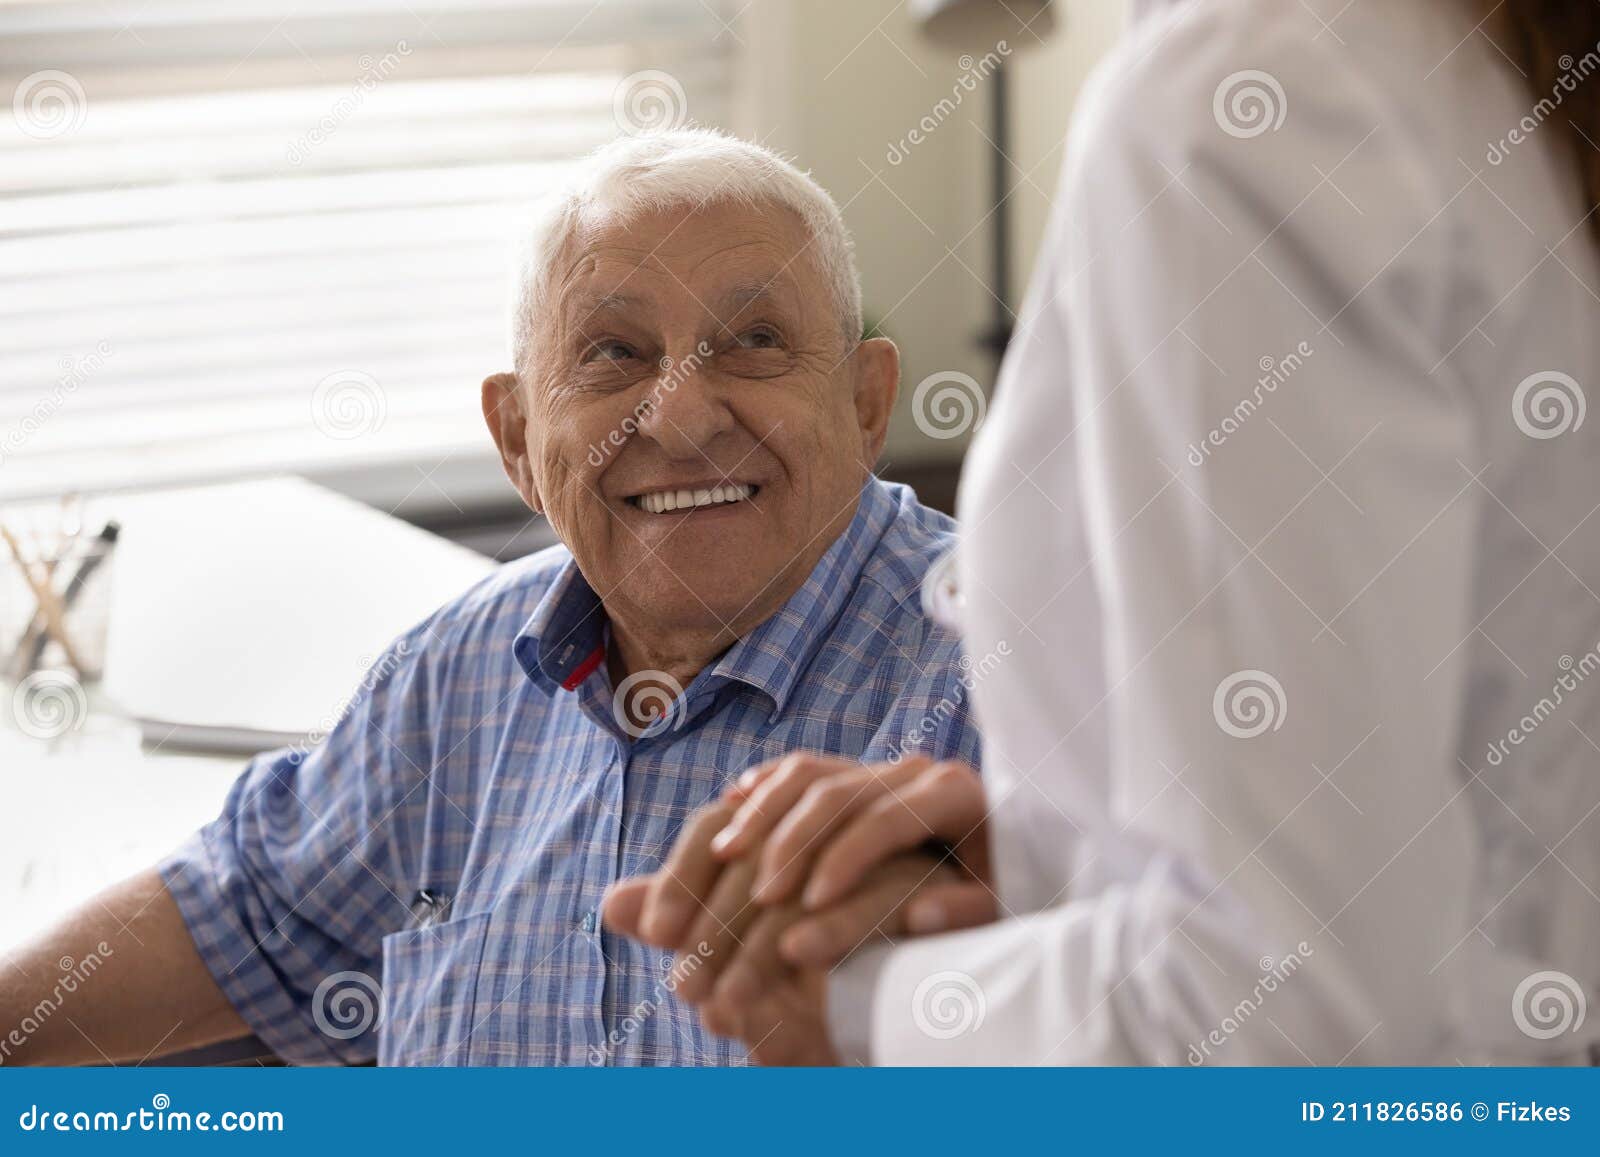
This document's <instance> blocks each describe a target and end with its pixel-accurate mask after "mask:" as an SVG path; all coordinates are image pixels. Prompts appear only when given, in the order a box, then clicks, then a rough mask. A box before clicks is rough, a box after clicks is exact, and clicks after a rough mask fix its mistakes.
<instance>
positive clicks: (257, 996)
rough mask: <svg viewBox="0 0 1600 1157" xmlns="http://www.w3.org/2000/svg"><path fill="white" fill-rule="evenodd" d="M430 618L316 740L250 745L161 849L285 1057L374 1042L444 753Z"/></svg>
mask: <svg viewBox="0 0 1600 1157" xmlns="http://www.w3.org/2000/svg"><path fill="white" fill-rule="evenodd" d="M425 630H426V628H425V627H423V628H418V629H417V630H416V631H414V632H412V633H410V634H408V635H407V636H404V637H402V638H401V639H399V640H397V641H396V642H395V643H394V644H393V645H392V646H391V647H390V648H389V649H388V650H387V651H386V652H385V653H384V654H383V655H382V656H381V657H380V658H379V659H378V660H377V661H376V662H375V663H374V664H373V665H372V667H371V669H370V670H369V671H368V672H367V674H366V676H365V678H364V679H363V680H362V682H361V684H360V686H359V687H358V688H357V690H356V692H355V694H354V695H353V696H352V698H351V700H350V701H349V702H348V703H347V704H346V706H345V708H344V710H343V713H342V717H340V718H339V719H338V722H337V723H336V724H335V725H334V726H333V727H332V730H331V731H330V733H329V734H328V735H327V737H326V738H325V739H323V740H322V741H321V742H320V743H317V742H316V740H317V738H318V737H316V736H310V737H308V744H307V745H306V746H305V747H293V748H285V749H282V750H279V751H274V752H269V753H267V754H264V755H261V756H258V757H257V758H255V759H254V760H252V761H251V762H250V763H249V765H248V766H247V767H246V768H245V770H244V772H243V774H241V775H240V777H239V779H238V781H237V782H236V783H235V784H234V786H233V788H232V790H231V791H230V792H229V794H228V797H227V800H226V802H225V803H224V804H223V808H222V813H221V814H220V815H219V816H218V817H217V818H216V819H215V820H213V821H212V822H211V823H209V824H207V825H206V826H205V827H204V828H202V829H201V830H200V831H198V832H197V833H195V835H194V836H192V837H191V838H190V839H189V840H188V842H186V843H185V844H184V845H183V846H182V847H180V848H179V849H178V850H177V851H175V852H174V853H173V854H172V855H171V856H169V857H168V858H167V859H166V860H165V861H164V862H163V863H162V864H161V874H162V877H163V878H164V880H165V881H166V884H167V887H168V889H169V890H170V892H171V894H172V896H173V899H174V900H175V901H176V902H177V905H178V909H179V911H180V912H181V913H182V914H183V918H184V921H185V923H186V924H187V925H188V928H189V933H190V935H191V936H192V937H193V939H194V943H195V947H196V948H197V949H198V951H199V953H200V956H201V958H202V959H203V960H204V961H205V963H206V965H207V967H208V968H209V969H210V970H211V974H212V976H213V977H214V978H215V979H216V981H217V984H218V985H219V986H220V987H221V988H222V991H223V992H224V993H225V994H226V995H227V997H228V999H229V1000H230V1001H231V1002H232V1003H233V1005H234V1007H235V1008H236V1009H237V1010H238V1012H239V1014H240V1016H241V1017H243V1018H244V1020H245V1022H246V1023H247V1024H249V1025H250V1027H251V1029H252V1030H254V1032H255V1033H256V1035H257V1036H259V1037H260V1038H261V1040H262V1041H263V1042H265V1043H266V1044H267V1045H268V1046H269V1047H270V1048H271V1049H272V1050H273V1052H274V1053H276V1054H277V1055H278V1056H279V1057H281V1058H282V1059H283V1060H286V1061H290V1062H293V1063H297V1064H359V1063H366V1062H370V1061H372V1060H374V1059H375V1058H376V1053H377V1039H376V1038H377V1033H376V1032H375V1031H370V1029H372V1028H374V1027H375V1025H376V1018H377V1017H378V1016H379V1015H380V1014H381V990H380V987H379V981H380V972H381V970H380V961H381V941H382V938H383V936H384V935H386V934H388V933H390V932H394V931H398V930H400V929H401V928H403V927H405V923H406V921H407V919H408V917H409V901H408V897H409V896H410V895H411V894H412V893H413V892H414V891H415V883H414V881H415V878H416V877H415V875H414V874H413V873H414V871H415V867H416V865H415V859H416V852H415V849H418V848H420V846H421V827H422V822H423V815H424V808H425V805H426V802H427V800H426V795H427V791H428V789H427V786H426V783H427V768H428V767H429V766H430V764H431V760H432V754H431V752H430V742H431V729H430V727H429V703H430V701H431V695H430V688H429V677H428V671H427V665H426V662H425V661H424V655H423V653H422V651H421V644H420V643H419V642H418V640H419V639H420V638H422V637H423V636H424V632H425ZM313 744H314V746H313ZM408 880H409V881H412V883H411V884H410V886H409V888H408V886H407V883H406V882H407V881H408ZM369 1010H370V1011H369ZM357 1029H361V1030H362V1031H355V1030H357Z"/></svg>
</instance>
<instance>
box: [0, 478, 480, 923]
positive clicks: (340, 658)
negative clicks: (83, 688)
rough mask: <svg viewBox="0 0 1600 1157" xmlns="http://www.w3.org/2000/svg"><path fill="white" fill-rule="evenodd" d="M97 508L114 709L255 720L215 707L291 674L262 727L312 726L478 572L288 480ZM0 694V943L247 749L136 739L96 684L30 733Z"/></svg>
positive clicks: (185, 818)
mask: <svg viewBox="0 0 1600 1157" xmlns="http://www.w3.org/2000/svg"><path fill="white" fill-rule="evenodd" d="M95 505H96V506H97V507H98V510H99V517H116V518H118V519H120V520H121V521H122V522H123V527H124V532H123V537H122V539H121V540H120V541H119V545H118V556H117V558H116V559H115V566H116V568H117V569H116V570H115V571H114V573H113V579H112V582H113V597H112V625H111V631H112V644H111V646H110V647H108V658H107V674H106V685H107V687H113V686H114V685H115V684H116V683H118V682H119V681H120V683H121V685H122V687H123V688H124V692H123V694H124V695H125V696H126V697H127V698H125V699H124V702H123V706H124V707H127V706H128V705H129V700H132V701H134V702H139V701H151V700H156V701H160V700H167V701H169V702H168V703H166V704H164V705H165V706H170V707H171V708H172V710H173V711H174V712H177V713H184V712H189V711H193V712H196V713H197V714H198V715H200V716H202V717H203V718H201V719H196V720H194V721H195V722H205V723H216V722H220V723H229V724H232V723H240V722H253V721H252V720H240V719H235V718H232V717H230V716H229V715H228V712H229V711H230V710H232V708H231V707H230V700H229V694H231V695H233V696H234V697H235V698H238V699H242V700H243V701H244V703H245V704H246V706H251V705H254V704H257V703H260V702H262V701H265V700H266V699H268V698H270V697H271V696H272V691H273V689H274V688H275V687H282V686H287V685H291V684H292V685H293V687H294V688H295V689H297V690H299V691H301V692H303V693H304V692H306V690H307V688H310V689H311V690H310V693H309V696H307V695H305V694H302V700H304V703H303V704H302V705H300V706H296V705H295V704H293V703H291V704H290V707H289V708H287V709H286V712H287V713H286V716H285V718H283V719H282V720H276V719H274V720H269V721H268V722H271V723H274V724H280V723H281V726H282V729H283V730H285V731H289V732H293V733H294V734H299V735H303V734H306V733H307V732H310V731H314V730H318V728H317V724H318V723H319V720H320V717H321V716H322V715H323V714H324V713H329V712H331V709H332V708H333V707H335V706H337V705H338V704H340V703H342V701H343V698H344V697H345V696H347V695H348V694H349V693H351V692H352V691H353V690H355V688H356V685H357V683H358V681H359V680H360V678H361V676H362V674H363V672H364V671H365V669H366V667H367V665H368V664H369V663H370V662H371V661H372V660H373V659H374V658H375V657H376V655H377V654H378V653H379V652H380V651H381V649H382V648H383V647H384V646H386V645H387V644H388V642H389V641H390V640H391V639H392V638H394V637H395V636H396V635H398V634H400V633H401V632H403V631H405V630H406V629H408V628H409V627H411V626H412V625H414V624H415V623H416V622H417V621H419V620H420V619H421V618H422V617H424V616H425V615H426V614H427V613H428V612H429V611H431V610H432V609H433V608H434V607H436V606H438V605H439V604H440V603H442V602H444V601H446V600H447V599H448V598H450V597H452V596H454V595H456V594H458V593H460V592H461V591H462V590H464V589H466V587H468V586H469V585H471V583H472V582H474V581H476V580H477V579H479V578H481V577H483V576H484V575H486V574H488V573H489V572H490V571H492V570H493V563H492V562H491V561H490V560H488V559H486V558H483V557H482V556H480V555H476V554H473V553H472V552H470V551H466V550H464V549H462V548H460V547H458V546H455V545H454V544H452V543H450V542H447V541H445V540H444V539H441V538H436V537H434V536H433V535H430V534H427V533H426V532H424V531H420V530H417V529H416V528H414V527H411V526H407V525H405V524H403V523H400V522H399V521H398V520H396V519H393V518H390V517H389V516H387V515H385V514H382V513H380V512H378V511H375V510H371V509H369V508H366V507H362V506H359V505H358V504H356V503H353V502H351V501H350V500H349V499H346V498H342V497H340V496H338V495H335V494H333V493H331V492H329V491H325V490H322V489H320V488H318V487H315V486H312V485H311V484H309V483H306V482H302V481H300V480H298V479H283V478H279V479H266V480H262V481H260V482H252V483H235V484H231V485H228V486H223V487H206V488H200V489H198V490H189V491H174V492H170V493H168V494H145V495H133V496H121V497H118V496H107V497H105V498H103V499H101V500H99V501H98V502H97V503H96V504H95ZM197 512H198V513H197ZM195 528H198V529H195ZM174 604H176V607H175V608H174ZM201 604H204V605H203V606H202V605H201ZM174 610H176V612H177V613H176V614H175V613H174ZM119 613H120V614H121V616H122V622H121V624H120V625H119V623H118V621H117V620H118V615H119ZM119 642H120V644H121V646H120V648H119V647H118V645H117V644H118V643H119ZM119 649H120V654H117V653H115V652H118V651H119ZM152 657H154V658H157V659H161V660H163V661H162V662H149V661H148V660H149V659H151V658H152ZM119 664H120V668H119V666H118V665H119ZM0 695H3V699H0V793H3V794H0V801H3V802H0V951H4V950H5V949H7V948H10V947H12V946H13V945H15V944H17V943H18V942H20V941H21V940H23V939H25V938H27V937H29V936H31V935H32V934H33V933H35V932H37V931H39V930H40V929H41V928H42V927H44V926H45V925H47V924H49V923H50V922H51V921H53V920H54V919H55V918H57V917H58V916H60V915H61V914H63V913H64V912H66V911H67V910H68V909H69V908H70V907H71V906H72V905H73V904H75V903H77V902H79V901H81V900H83V899H85V898H87V897H88V896H90V895H92V894H93V893H94V892H96V891H98V890H99V889H101V888H103V887H105V886H106V885H108V884H111V883H114V882H115V881H117V880H118V879H121V878H123V877H125V876H127V875H129V874H131V873H133V872H135V871H138V870H139V869H141V868H145V867H148V866H150V865H151V864H152V863H153V862H154V861H155V860H157V859H159V858H160V857H161V856H162V855H163V854H164V853H165V852H167V851H169V850H170V849H172V848H173V847H175V846H176V845H177V844H178V843H180V842H181V841H182V840H183V838H184V837H185V836H186V835H188V834H189V833H190V832H192V831H193V830H194V829H195V828H197V827H199V826H200V825H201V824H202V823H204V822H205V821H206V820H208V819H210V818H212V817H213V816H215V815H216V813H217V811H218V808H219V807H220V805H221V803H222V801H223V799H224V797H225V796H226V795H227V792H228V788H229V787H230V786H231V785H232V783H233V781H234V779H235V778H236V777H237V776H238V773H239V771H240V769H241V768H242V767H243V766H244V764H245V762H246V760H245V759H243V758H241V757H238V756H225V757H224V756H205V755H192V754H181V753H179V752H177V751H175V750H172V749H171V748H170V747H169V748H168V749H166V750H162V749H161V748H160V746H159V745H158V746H157V747H155V748H154V749H145V750H141V747H140V730H139V728H138V726H136V725H135V724H134V723H132V722H131V721H129V720H128V719H126V718H124V717H123V716H122V715H121V714H119V712H118V710H117V708H116V707H115V706H114V705H113V704H112V702H111V700H110V698H109V697H108V696H107V694H106V693H104V692H103V691H101V690H99V689H96V688H91V689H90V691H89V700H88V703H89V711H88V714H87V716H86V717H85V718H84V719H83V720H82V722H81V723H80V724H79V726H78V727H76V728H75V729H73V730H71V731H68V732H67V733H66V734H63V735H61V736H59V737H57V738H54V739H48V740H46V739H38V738H34V737H32V736H30V735H28V734H26V733H25V732H23V731H22V730H20V729H19V728H18V727H17V725H16V722H15V720H16V714H17V712H16V710H15V707H14V703H13V689H12V688H11V686H9V685H6V684H0ZM156 717H157V718H170V717H175V716H164V715H160V714H157V715H156Z"/></svg>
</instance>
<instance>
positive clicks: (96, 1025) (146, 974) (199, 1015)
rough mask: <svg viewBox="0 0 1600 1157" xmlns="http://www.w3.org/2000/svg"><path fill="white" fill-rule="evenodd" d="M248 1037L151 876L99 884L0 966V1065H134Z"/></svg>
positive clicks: (173, 906)
mask: <svg viewBox="0 0 1600 1157" xmlns="http://www.w3.org/2000/svg"><path fill="white" fill-rule="evenodd" d="M248 1035H250V1029H249V1027H248V1026H247V1025H246V1024H245V1022H244V1021H243V1020H241V1019H240V1017H239V1014H238V1013H237V1012H235V1011H234V1008H233V1006H232V1005H231V1004H229V1003H228V998H227V997H225V996H224V995H223V994H222V991H221V989H219V988H218V987H217V985H216V982H215V981H213V980H212V979H211V973H210V971H209V970H208V969H207V968H206V966H205V963H204V962H203V961H202V960H201V959H200V954H199V953H198V952H196V951H195V946H194V941H193V940H192V939H190V936H189V930H188V928H187V927H185V925H184V922H183V917H182V916H181V915H180V914H179V912H178V906H177V904H175V903H174V902H173V900H172V897H171V896H170V895H169V894H168V892H167V889H166V885H165V884H163V883H162V880H161V876H160V874H159V873H157V872H156V871H154V870H150V871H145V872H140V873H139V874H138V875H135V876H131V877H129V878H128V879H126V880H123V881H122V882H121V883H118V884H114V885H112V886H111V887H110V888H107V889H106V890H105V891H104V892H101V893H100V894H99V895H97V896H95V897H93V898H92V899H90V900H88V901H86V902H85V903H84V904H83V905H82V906H81V907H79V908H78V909H77V910H76V911H74V912H73V913H71V914H70V915H68V916H67V917H66V918H65V919H63V920H61V921H60V922H59V923H57V924H55V925H54V926H52V927H51V928H49V929H48V930H47V931H45V932H44V933H42V934H41V935H40V936H38V937H36V938H35V939H33V940H32V941H30V942H29V943H27V944H24V945H22V946H21V947H20V948H17V949H16V950H14V951H12V952H10V953H7V954H6V956H5V957H4V962H3V965H0V1063H4V1064H18V1063H21V1064H36V1065H74V1064H105V1063H109V1062H118V1063H120V1062H122V1061H141V1060H144V1059H145V1058H147V1057H149V1056H153V1055H158V1054H161V1053H171V1052H176V1051H179V1050H181V1049H189V1048H198V1047H200V1046H202V1045H208V1044H215V1043H217V1042H218V1041H225V1040H233V1039H236V1038H238V1037H244V1036H248Z"/></svg>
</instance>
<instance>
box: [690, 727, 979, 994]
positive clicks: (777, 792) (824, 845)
mask: <svg viewBox="0 0 1600 1157" xmlns="http://www.w3.org/2000/svg"><path fill="white" fill-rule="evenodd" d="M837 764H838V761H831V760H824V759H819V758H816V757H791V759H789V760H786V761H783V762H782V763H780V764H777V765H765V766H762V767H758V768H754V769H752V770H751V771H749V772H747V773H746V774H745V775H744V776H743V777H741V778H740V780H739V782H738V784H737V785H736V786H737V791H738V792H739V793H741V795H742V798H737V799H736V798H726V799H725V800H724V801H722V806H724V807H732V808H733V814H732V817H731V819H725V820H724V822H723V823H722V824H721V826H720V830H719V831H718V832H717V833H716V835H715V836H714V837H713V838H712V840H711V841H710V848H711V851H712V852H713V854H714V855H715V856H716V857H717V858H719V859H722V860H733V861H734V862H736V863H743V862H745V860H747V859H749V858H750V857H754V859H755V869H754V874H753V884H752V889H753V891H752V894H753V895H754V897H755V899H756V900H758V901H759V902H761V903H763V904H777V903H783V902H787V901H790V900H791V899H792V898H793V897H794V896H795V895H796V894H797V893H798V894H799V895H800V903H801V905H802V907H803V908H804V909H805V910H806V911H808V912H811V913H818V914H819V915H817V916H815V917H813V918H812V919H809V920H804V921H801V922H800V923H799V925H798V926H797V928H796V930H795V931H794V932H792V933H790V934H788V935H787V936H786V937H785V942H784V953H785V955H786V957H788V958H789V959H790V960H792V961H793V962H794V963H797V964H800V963H805V964H829V963H832V962H833V961H832V960H828V959H826V955H827V949H829V948H831V942H830V941H827V940H825V939H824V938H822V937H820V936H819V935H814V934H813V933H812V932H810V931H809V929H811V928H813V927H816V926H817V923H818V922H819V921H820V920H821V916H820V913H822V912H823V911H824V910H826V909H829V908H831V907H833V906H835V905H837V904H838V903H839V902H840V900H841V899H843V898H844V897H846V896H849V895H850V894H851V893H852V891H854V890H855V889H856V888H857V887H858V886H860V884H861V882H862V881H863V879H865V878H866V877H867V876H868V874H869V873H871V872H872V871H873V870H874V869H876V868H877V867H878V866H879V865H881V864H883V863H885V862H886V861H888V860H890V859H891V858H893V857H896V856H899V855H901V854H903V853H905V852H907V851H909V850H911V849H915V848H921V847H925V846H927V845H929V844H943V845H944V846H945V847H946V848H948V854H947V859H948V862H949V863H950V864H951V865H952V866H953V867H955V868H956V869H958V874H957V875H956V876H955V877H954V878H948V877H941V878H939V879H937V880H930V881H929V883H928V884H926V885H925V886H924V887H922V888H920V889H919V890H918V892H917V895H916V896H914V897H912V898H911V899H910V900H908V901H907V902H906V904H905V905H904V906H903V908H902V910H901V911H900V912H899V913H898V915H899V917H900V921H901V923H903V925H904V929H905V931H907V932H910V933H914V934H925V933H931V932H943V931H948V930H951V929H954V928H965V927H970V926H972V925H974V924H981V923H986V922H988V921H989V920H993V919H994V918H995V915H996V912H995V899H994V891H993V887H994V882H993V880H992V878H991V869H990V860H989V844H988V828H987V824H986V817H987V814H988V805H987V802H986V800H985V798H984V794H983V785H982V783H981V782H980V781H979V779H978V775H977V773H976V772H975V771H973V770H972V768H970V767H968V766H967V765H965V764H962V763H955V762H944V763H933V762H931V761H929V760H927V759H920V758H918V759H908V760H905V761H902V762H901V763H898V764H879V765H876V766H871V767H865V766H862V765H859V764H855V765H847V766H845V767H842V768H841V767H839V766H838V765H837ZM741 857H742V858H743V859H741ZM812 945H815V949H814V950H813V949H812V947H811V946H812Z"/></svg>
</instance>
